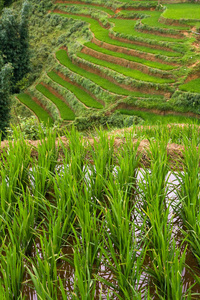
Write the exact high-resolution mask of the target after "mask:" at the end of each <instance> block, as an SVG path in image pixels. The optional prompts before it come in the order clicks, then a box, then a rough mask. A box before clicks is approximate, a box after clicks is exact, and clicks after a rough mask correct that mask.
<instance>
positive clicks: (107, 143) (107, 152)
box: [90, 131, 114, 201]
mask: <svg viewBox="0 0 200 300" xmlns="http://www.w3.org/2000/svg"><path fill="white" fill-rule="evenodd" d="M90 153H91V159H92V161H93V164H92V165H90V172H91V174H90V188H91V190H92V194H93V197H95V198H96V199H98V200H100V201H102V200H103V198H104V193H103V186H104V180H106V179H107V178H108V177H109V174H110V172H112V171H113V169H114V138H113V137H111V138H108V136H107V135H106V134H105V133H104V132H103V131H99V132H98V139H94V143H93V145H91V147H90Z"/></svg>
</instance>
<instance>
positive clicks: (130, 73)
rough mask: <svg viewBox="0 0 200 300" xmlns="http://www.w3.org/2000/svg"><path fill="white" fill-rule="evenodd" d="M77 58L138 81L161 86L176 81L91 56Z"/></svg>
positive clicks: (80, 54)
mask: <svg viewBox="0 0 200 300" xmlns="http://www.w3.org/2000/svg"><path fill="white" fill-rule="evenodd" d="M77 56H78V57H80V58H83V59H85V60H87V61H89V62H92V63H93V64H97V65H100V66H103V67H106V68H109V69H111V70H113V71H116V72H118V73H120V74H122V75H125V76H127V77H131V78H133V79H136V80H142V81H149V82H155V83H161V84H162V83H170V82H174V80H172V79H162V78H158V77H154V76H150V75H147V74H145V73H143V72H141V71H138V70H133V69H128V68H125V67H122V66H120V65H117V64H114V63H110V62H108V61H104V60H101V59H98V58H95V57H92V56H90V55H86V54H84V53H78V54H77Z"/></svg>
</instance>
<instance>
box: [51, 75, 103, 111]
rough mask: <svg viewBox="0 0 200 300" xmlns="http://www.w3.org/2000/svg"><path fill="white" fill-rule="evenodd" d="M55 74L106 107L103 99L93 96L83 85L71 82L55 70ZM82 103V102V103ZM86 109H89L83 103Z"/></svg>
mask: <svg viewBox="0 0 200 300" xmlns="http://www.w3.org/2000/svg"><path fill="white" fill-rule="evenodd" d="M54 72H55V73H56V74H57V75H58V76H60V77H61V78H62V79H64V80H65V81H67V82H69V83H71V84H73V85H74V86H76V87H78V88H79V89H81V90H83V91H84V92H86V93H87V94H88V95H90V96H91V97H92V98H93V99H95V100H96V101H97V102H99V103H101V104H102V105H103V106H105V102H103V101H102V100H101V99H98V98H97V97H96V96H95V95H94V94H92V93H91V92H90V91H88V90H87V89H85V88H84V87H83V86H82V85H80V84H78V83H77V82H75V81H72V80H70V79H69V78H68V77H66V76H65V75H64V74H63V73H62V72H59V71H56V70H54ZM81 103H82V102H81ZM82 104H83V105H84V106H85V107H86V108H88V107H87V106H86V105H85V104H84V103H82Z"/></svg>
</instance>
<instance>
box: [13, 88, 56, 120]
mask: <svg viewBox="0 0 200 300" xmlns="http://www.w3.org/2000/svg"><path fill="white" fill-rule="evenodd" d="M17 98H18V99H19V100H20V101H21V102H22V103H23V104H25V105H26V106H27V107H28V108H29V109H30V110H32V111H33V112H34V113H35V114H36V116H37V117H38V119H39V120H40V121H41V122H42V121H43V122H44V123H46V124H48V123H49V122H50V123H52V122H53V120H52V118H51V117H50V116H49V114H48V112H47V111H46V110H45V109H43V108H42V107H41V106H40V105H39V104H37V103H36V102H35V101H33V99H32V98H31V96H30V95H28V94H25V93H21V94H19V95H18V96H17Z"/></svg>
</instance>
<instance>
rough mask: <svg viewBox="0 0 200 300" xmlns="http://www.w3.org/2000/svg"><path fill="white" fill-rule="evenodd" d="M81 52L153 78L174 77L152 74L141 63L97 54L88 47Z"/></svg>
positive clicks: (171, 75)
mask: <svg viewBox="0 0 200 300" xmlns="http://www.w3.org/2000/svg"><path fill="white" fill-rule="evenodd" d="M81 52H82V53H85V54H87V55H90V56H92V57H95V58H98V59H101V60H105V61H108V62H111V63H114V64H117V65H120V66H123V67H125V68H130V69H134V70H139V71H141V72H143V73H146V74H149V75H153V76H157V77H161V78H172V77H173V74H171V73H169V74H162V73H161V72H160V73H155V72H152V71H151V69H150V68H149V67H148V66H145V65H143V64H141V63H137V62H133V61H130V60H127V59H124V58H119V57H116V56H111V55H108V54H104V53H101V52H97V51H95V50H93V49H90V48H88V47H86V46H84V47H83V48H82V51H81Z"/></svg>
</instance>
